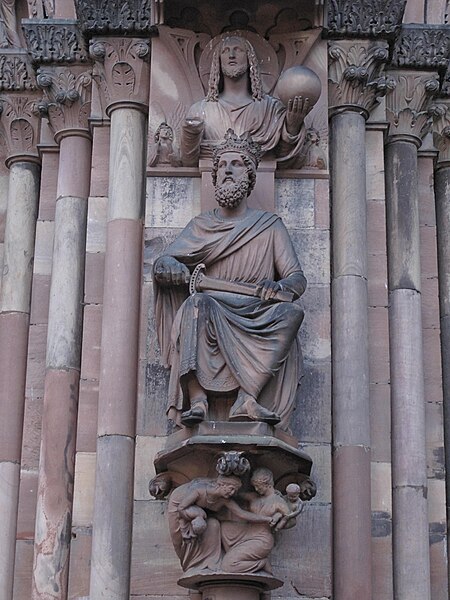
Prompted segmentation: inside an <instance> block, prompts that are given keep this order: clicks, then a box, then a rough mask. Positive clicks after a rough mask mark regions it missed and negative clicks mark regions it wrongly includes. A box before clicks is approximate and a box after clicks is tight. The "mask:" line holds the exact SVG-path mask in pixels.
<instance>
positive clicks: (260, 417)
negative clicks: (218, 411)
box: [228, 392, 281, 425]
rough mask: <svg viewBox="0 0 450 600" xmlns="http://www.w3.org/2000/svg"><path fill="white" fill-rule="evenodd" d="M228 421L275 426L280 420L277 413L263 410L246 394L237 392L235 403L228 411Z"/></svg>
mask: <svg viewBox="0 0 450 600" xmlns="http://www.w3.org/2000/svg"><path fill="white" fill-rule="evenodd" d="M228 418H229V419H230V421H246V420H248V419H250V420H251V421H261V422H263V423H268V424H269V425H276V424H277V423H279V422H280V421H281V418H280V416H279V415H277V413H275V412H272V411H271V410H268V409H267V408H264V406H261V405H260V404H258V403H257V402H256V400H255V399H254V398H253V397H252V396H250V395H249V394H246V393H245V392H239V394H238V397H237V400H236V402H235V403H234V404H233V406H232V407H231V409H230V414H229V417H228Z"/></svg>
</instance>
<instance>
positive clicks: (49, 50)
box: [22, 20, 88, 63]
mask: <svg viewBox="0 0 450 600" xmlns="http://www.w3.org/2000/svg"><path fill="white" fill-rule="evenodd" d="M22 28H23V32H24V35H25V39H26V41H27V46H28V51H29V52H30V54H31V57H32V59H33V61H35V62H43V63H46V62H65V63H70V62H84V61H86V60H87V59H88V55H87V51H86V47H85V44H84V40H83V38H82V36H81V33H80V31H79V30H78V27H77V26H76V22H75V21H74V22H73V23H68V22H67V21H66V20H64V21H41V22H36V21H23V27H22Z"/></svg>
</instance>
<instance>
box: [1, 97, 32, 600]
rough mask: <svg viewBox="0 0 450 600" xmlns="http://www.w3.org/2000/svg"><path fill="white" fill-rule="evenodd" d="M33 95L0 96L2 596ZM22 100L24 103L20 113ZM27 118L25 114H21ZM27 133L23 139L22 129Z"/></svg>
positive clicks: (8, 586) (23, 360)
mask: <svg viewBox="0 0 450 600" xmlns="http://www.w3.org/2000/svg"><path fill="white" fill-rule="evenodd" d="M34 101H35V99H34V98H32V97H29V96H28V97H23V96H14V95H13V94H11V96H10V97H9V98H8V99H6V98H5V99H4V100H3V99H0V112H1V113H3V114H2V118H1V125H2V131H3V134H4V139H5V140H6V142H7V145H8V159H7V161H6V164H7V166H8V167H9V171H10V175H9V191H8V207H7V215H6V229H5V252H4V263H3V277H2V286H1V293H0V479H1V481H2V484H1V486H0V598H4V599H5V600H10V599H11V598H12V590H13V579H14V557H15V547H16V529H17V509H18V500H19V479H20V458H21V449H22V428H23V414H24V402H25V374H26V364H27V348H28V325H29V318H30V300H31V279H32V272H33V256H34V238H35V232H36V218H37V208H38V200H39V177H40V160H39V157H38V153H37V149H36V144H37V141H38V130H39V121H38V119H37V117H36V116H34V114H33V103H34ZM20 103H23V104H24V105H25V107H26V110H25V112H24V114H22V115H21V114H19V110H18V109H19V106H20ZM24 117H25V118H24ZM23 131H27V132H28V134H29V135H30V136H31V137H30V138H28V139H25V138H24V137H22V136H21V135H17V134H18V133H20V132H23Z"/></svg>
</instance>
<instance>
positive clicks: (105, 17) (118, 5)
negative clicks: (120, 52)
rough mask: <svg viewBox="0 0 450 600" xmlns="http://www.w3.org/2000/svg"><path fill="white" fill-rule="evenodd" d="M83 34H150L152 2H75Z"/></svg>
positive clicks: (129, 0)
mask: <svg viewBox="0 0 450 600" xmlns="http://www.w3.org/2000/svg"><path fill="white" fill-rule="evenodd" d="M75 6H76V10H77V15H78V19H79V22H80V26H81V29H82V31H83V33H89V34H91V35H95V34H97V35H99V34H100V35H102V34H105V33H117V34H123V33H131V34H136V33H148V32H149V31H150V29H151V20H150V13H151V10H150V0H122V1H121V2H111V1H109V0H75Z"/></svg>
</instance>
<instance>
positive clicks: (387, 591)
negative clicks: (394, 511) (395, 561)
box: [371, 515, 394, 600]
mask: <svg viewBox="0 0 450 600" xmlns="http://www.w3.org/2000/svg"><path fill="white" fill-rule="evenodd" d="M374 528H376V531H377V533H378V535H377V536H374V535H373V532H374ZM391 529H392V528H391V526H390V522H389V521H388V520H386V519H383V518H381V519H378V518H377V517H376V516H375V515H372V545H371V550H372V598H373V600H393V598H394V589H393V578H392V533H391Z"/></svg>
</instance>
